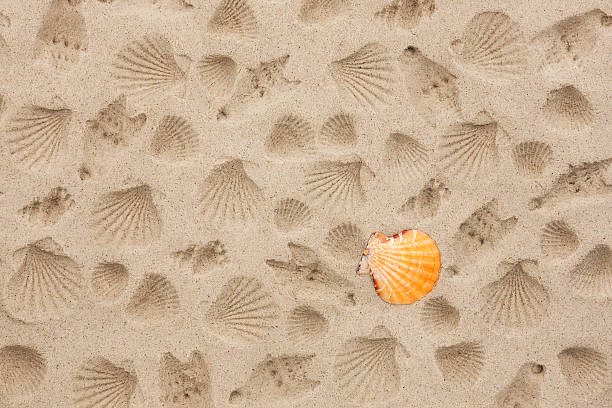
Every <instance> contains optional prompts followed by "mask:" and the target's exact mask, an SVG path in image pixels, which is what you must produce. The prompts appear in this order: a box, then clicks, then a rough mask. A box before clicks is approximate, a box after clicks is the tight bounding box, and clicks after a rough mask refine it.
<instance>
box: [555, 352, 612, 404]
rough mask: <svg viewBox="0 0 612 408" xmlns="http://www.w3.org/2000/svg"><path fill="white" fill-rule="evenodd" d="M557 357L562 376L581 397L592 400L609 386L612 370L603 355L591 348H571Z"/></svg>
mask: <svg viewBox="0 0 612 408" xmlns="http://www.w3.org/2000/svg"><path fill="white" fill-rule="evenodd" d="M557 357H558V358H559V365H560V367H561V374H563V377H565V380H566V381H567V383H568V384H569V385H570V386H571V387H572V389H573V391H574V392H575V393H577V394H578V395H580V396H581V397H583V398H585V399H590V398H592V397H594V396H596V395H598V394H601V393H602V392H603V391H604V390H605V389H606V387H607V386H608V384H609V378H608V377H609V371H610V368H609V367H608V361H607V359H606V356H605V355H604V354H603V353H600V352H599V351H597V350H595V349H592V348H590V347H569V348H566V349H564V350H563V351H561V352H560V353H559V354H558V355H557Z"/></svg>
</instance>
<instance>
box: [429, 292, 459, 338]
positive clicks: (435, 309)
mask: <svg viewBox="0 0 612 408" xmlns="http://www.w3.org/2000/svg"><path fill="white" fill-rule="evenodd" d="M460 317H461V316H460V314H459V309H457V308H456V307H455V306H453V305H451V304H450V303H449V302H448V300H446V298H444V297H442V296H436V297H433V298H430V299H427V300H426V301H425V303H424V304H423V309H422V310H421V323H422V325H423V328H424V329H425V330H426V331H427V332H429V333H436V334H444V333H448V332H451V331H453V330H454V329H456V328H457V326H459V319H460Z"/></svg>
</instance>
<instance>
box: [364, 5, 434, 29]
mask: <svg viewBox="0 0 612 408" xmlns="http://www.w3.org/2000/svg"><path fill="white" fill-rule="evenodd" d="M435 9H436V5H435V3H434V0H391V2H390V3H389V4H387V5H386V6H384V7H383V8H382V9H381V10H380V11H377V12H376V13H375V14H374V16H375V17H377V18H380V19H381V20H383V21H384V22H385V23H386V24H387V26H388V27H389V28H395V27H397V28H402V29H404V30H411V29H413V28H414V27H416V26H417V25H418V23H419V22H420V21H421V18H422V17H424V16H431V15H432V14H433V12H434V11H435Z"/></svg>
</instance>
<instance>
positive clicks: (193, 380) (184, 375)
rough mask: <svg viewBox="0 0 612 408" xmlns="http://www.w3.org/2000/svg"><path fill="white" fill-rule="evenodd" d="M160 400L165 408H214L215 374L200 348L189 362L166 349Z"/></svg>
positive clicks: (161, 376) (160, 374)
mask: <svg viewBox="0 0 612 408" xmlns="http://www.w3.org/2000/svg"><path fill="white" fill-rule="evenodd" d="M159 388H160V389H161V396H160V400H161V403H162V405H163V406H164V407H165V408H213V406H214V404H213V397H212V378H211V375H210V369H209V367H208V363H207V362H206V360H205V359H204V355H203V354H202V353H200V352H199V351H197V350H196V351H192V352H191V357H190V360H189V361H188V362H185V363H183V362H181V361H179V360H178V359H177V358H176V357H174V356H173V355H172V353H164V355H163V356H162V360H161V364H160V367H159Z"/></svg>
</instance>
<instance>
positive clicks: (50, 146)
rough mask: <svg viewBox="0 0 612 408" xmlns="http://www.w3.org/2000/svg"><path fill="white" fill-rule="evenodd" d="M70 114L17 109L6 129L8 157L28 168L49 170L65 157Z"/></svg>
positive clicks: (46, 109) (38, 107)
mask: <svg viewBox="0 0 612 408" xmlns="http://www.w3.org/2000/svg"><path fill="white" fill-rule="evenodd" d="M72 113H73V112H72V111H71V110H70V109H49V108H43V107H41V106H35V105H25V106H22V107H21V108H19V110H18V111H17V112H15V113H14V114H13V116H12V117H11V118H9V119H8V121H7V125H6V127H5V133H6V136H7V139H6V143H7V145H8V148H9V151H10V153H11V155H12V156H13V157H14V158H15V160H16V161H17V162H18V163H20V164H22V165H24V166H25V167H28V168H35V169H40V168H42V167H46V166H49V165H50V164H51V163H52V162H54V161H56V160H57V159H58V158H60V157H61V155H62V154H63V153H65V150H66V148H67V145H68V126H69V125H70V121H71V120H72Z"/></svg>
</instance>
